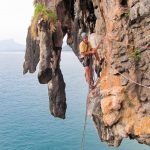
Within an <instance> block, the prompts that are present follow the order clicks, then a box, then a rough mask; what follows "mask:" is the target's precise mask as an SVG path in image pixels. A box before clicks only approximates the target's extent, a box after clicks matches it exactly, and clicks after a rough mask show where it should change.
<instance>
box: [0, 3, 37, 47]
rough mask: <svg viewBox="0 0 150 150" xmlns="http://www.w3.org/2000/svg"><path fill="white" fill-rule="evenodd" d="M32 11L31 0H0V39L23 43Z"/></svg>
mask: <svg viewBox="0 0 150 150" xmlns="http://www.w3.org/2000/svg"><path fill="white" fill-rule="evenodd" d="M33 13H34V6H33V0H0V40H6V39H14V40H15V41H16V42H18V43H20V44H24V45H25V43H26V35H27V29H28V26H29V25H30V23H31V19H32V16H33Z"/></svg>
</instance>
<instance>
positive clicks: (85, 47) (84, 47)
mask: <svg viewBox="0 0 150 150" xmlns="http://www.w3.org/2000/svg"><path fill="white" fill-rule="evenodd" d="M79 49H80V56H81V57H84V53H85V52H88V51H90V50H91V45H90V44H89V43H85V42H83V41H82V42H81V43H80V45H79Z"/></svg>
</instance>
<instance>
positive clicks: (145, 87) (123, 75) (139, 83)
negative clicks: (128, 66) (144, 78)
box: [111, 66, 150, 89]
mask: <svg viewBox="0 0 150 150" xmlns="http://www.w3.org/2000/svg"><path fill="white" fill-rule="evenodd" d="M111 68H112V66H111ZM112 69H113V68H112ZM117 73H118V74H120V75H121V76H122V77H124V78H125V79H127V80H129V81H131V82H132V83H135V84H136V85H139V86H142V87H145V88H148V89H150V87H149V86H146V85H143V84H140V83H138V82H136V81H134V80H132V79H130V78H128V77H126V76H125V75H123V74H121V73H120V72H118V71H117Z"/></svg>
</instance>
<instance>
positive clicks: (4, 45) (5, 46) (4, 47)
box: [0, 39, 25, 52]
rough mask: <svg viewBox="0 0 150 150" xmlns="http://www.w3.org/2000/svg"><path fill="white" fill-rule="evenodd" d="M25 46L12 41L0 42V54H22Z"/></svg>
mask: <svg viewBox="0 0 150 150" xmlns="http://www.w3.org/2000/svg"><path fill="white" fill-rule="evenodd" d="M22 51H25V45H23V44H19V43H17V42H15V41H14V40H13V39H8V40H0V52H22Z"/></svg>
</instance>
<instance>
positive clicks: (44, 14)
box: [31, 1, 57, 38]
mask: <svg viewBox="0 0 150 150" xmlns="http://www.w3.org/2000/svg"><path fill="white" fill-rule="evenodd" d="M35 3H36V1H35ZM40 18H43V19H44V21H46V22H47V23H48V24H50V25H51V26H52V27H53V31H54V26H55V23H56V21H57V15H56V13H55V12H53V11H51V10H46V7H45V6H44V5H42V4H41V3H38V4H37V3H36V7H35V11H34V16H33V19H32V24H31V35H32V37H34V38H35V37H36V36H37V23H38V20H39V19H40Z"/></svg>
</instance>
